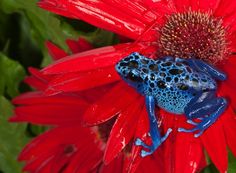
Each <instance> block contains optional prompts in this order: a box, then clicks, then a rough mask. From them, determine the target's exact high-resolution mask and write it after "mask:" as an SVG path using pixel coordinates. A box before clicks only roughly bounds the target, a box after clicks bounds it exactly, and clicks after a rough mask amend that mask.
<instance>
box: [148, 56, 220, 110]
mask: <svg viewBox="0 0 236 173" xmlns="http://www.w3.org/2000/svg"><path fill="white" fill-rule="evenodd" d="M156 64H157V66H158V71H156V72H153V71H152V70H150V74H149V79H150V80H149V82H148V86H149V88H148V90H147V93H146V94H148V95H154V97H155V99H156V104H157V105H158V106H159V107H161V108H163V109H165V110H167V111H168V112H172V113H175V114H183V113H184V108H185V107H186V105H187V104H188V103H189V102H190V100H191V99H192V98H193V97H194V96H195V95H196V94H197V92H198V91H202V90H209V89H214V88H215V87H216V83H215V81H214V80H213V79H212V78H211V77H210V76H209V75H208V74H205V73H203V72H199V71H197V70H196V69H192V68H191V67H190V66H189V65H188V64H187V63H186V62H176V61H175V59H169V60H157V61H156Z"/></svg>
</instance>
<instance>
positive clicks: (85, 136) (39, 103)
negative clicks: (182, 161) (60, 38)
mask: <svg viewBox="0 0 236 173" xmlns="http://www.w3.org/2000/svg"><path fill="white" fill-rule="evenodd" d="M67 44H68V46H69V47H70V49H71V51H72V52H74V53H76V52H80V50H84V49H90V48H91V45H90V44H89V43H88V42H87V41H85V40H84V39H81V38H80V39H79V41H78V42H77V41H74V40H67ZM46 45H47V47H48V51H49V53H50V54H51V56H52V57H53V58H54V59H60V58H62V57H63V56H67V53H66V52H64V51H63V50H61V49H59V48H58V47H57V46H55V45H54V44H52V43H50V42H47V43H46ZM29 71H30V73H31V76H29V77H27V78H26V79H25V82H26V83H28V84H29V85H30V86H32V87H34V88H36V89H37V90H38V91H33V92H28V93H24V94H22V95H20V96H18V97H16V98H15V99H14V100H13V103H14V104H15V105H18V107H16V108H15V114H14V116H12V117H11V119H10V121H12V122H29V123H33V124H42V125H52V128H50V129H49V130H48V131H47V132H45V133H44V134H42V135H40V136H38V137H37V138H35V139H34V140H32V141H31V142H30V143H29V144H28V145H27V146H26V147H25V148H24V149H23V151H22V152H21V154H20V156H19V158H18V159H19V161H26V165H25V167H24V169H23V170H24V171H28V172H32V173H34V172H42V173H47V172H48V173H49V172H50V173H52V172H53V173H58V172H65V173H72V172H75V173H77V172H79V173H81V172H84V173H87V172H91V173H92V172H94V173H95V172H98V171H99V172H100V173H109V172H114V173H120V172H122V171H124V172H126V170H127V169H129V163H130V162H131V157H130V156H129V151H128V147H127V151H126V152H123V153H120V154H119V155H118V156H117V157H116V159H114V161H112V162H111V163H110V164H109V165H105V164H104V162H103V155H104V151H105V145H106V142H107V138H108V135H109V132H110V129H111V127H112V125H113V123H114V120H112V121H110V122H108V123H103V124H100V125H99V126H93V127H88V128H86V127H83V126H82V123H81V122H82V115H83V114H84V112H85V110H86V109H87V108H88V107H89V105H90V104H92V103H93V102H95V101H96V100H97V99H99V98H101V97H102V96H103V95H104V94H105V93H106V90H107V89H108V88H111V87H112V86H113V85H111V86H107V87H103V88H101V89H99V90H97V89H96V90H94V89H90V90H88V91H86V92H70V93H60V94H57V95H53V96H47V95H45V94H44V90H45V89H46V88H47V86H48V83H49V82H50V81H51V80H52V79H53V78H54V75H43V74H42V73H41V72H40V71H38V70H37V69H34V68H29ZM155 160H156V158H154V157H153V158H146V159H144V161H143V163H142V164H140V165H138V166H139V169H140V171H137V173H139V172H140V173H141V172H144V173H145V172H147V173H148V172H153V171H156V170H160V168H159V167H158V166H159V165H158V164H156V161H155ZM146 165H148V166H149V167H148V168H146ZM144 169H145V170H144ZM141 170H142V171H141Z"/></svg>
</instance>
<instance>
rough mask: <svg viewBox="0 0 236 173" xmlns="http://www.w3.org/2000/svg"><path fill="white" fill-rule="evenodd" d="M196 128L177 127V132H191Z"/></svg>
mask: <svg viewBox="0 0 236 173" xmlns="http://www.w3.org/2000/svg"><path fill="white" fill-rule="evenodd" d="M196 130H198V129H197V128H192V129H185V128H178V132H186V133H192V132H195V131H196Z"/></svg>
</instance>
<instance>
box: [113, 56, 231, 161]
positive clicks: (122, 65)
mask: <svg viewBox="0 0 236 173" xmlns="http://www.w3.org/2000/svg"><path fill="white" fill-rule="evenodd" d="M116 71H117V72H118V73H119V75H120V76H121V78H122V79H123V80H124V81H125V82H127V83H128V84H129V85H130V86H132V87H134V88H135V89H136V90H137V91H138V92H139V93H140V94H142V95H143V96H145V99H146V108H147V112H148V118H149V123H150V132H149V134H150V137H151V139H152V144H151V145H150V146H149V145H147V144H145V143H144V142H143V141H142V140H141V139H139V138H138V139H136V140H135V145H138V146H142V147H144V149H143V150H142V151H141V156H142V157H145V156H147V155H150V154H152V153H153V152H154V151H155V150H156V149H157V148H158V147H159V146H160V145H161V143H162V142H164V141H165V140H166V138H167V137H168V135H169V134H170V133H171V131H172V129H170V128H169V129H168V130H167V132H166V134H165V135H164V136H161V134H160V132H159V129H158V124H157V120H156V116H155V106H158V107H160V108H162V109H164V110H166V111H167V112H171V113H174V114H184V115H185V116H186V117H187V122H188V123H190V124H192V125H194V128H192V129H184V128H179V129H178V131H179V132H195V134H194V136H195V137H198V136H200V135H201V134H202V133H203V132H204V131H205V130H206V129H207V128H208V127H209V126H211V125H212V124H213V123H214V122H215V121H216V120H217V118H218V117H219V116H220V115H221V114H222V113H223V112H224V110H225V109H226V107H227V100H226V99H225V98H223V97H217V96H216V91H217V83H216V80H220V81H223V80H225V79H226V75H225V74H224V73H223V72H221V71H219V70H218V69H216V68H215V67H213V66H211V65H209V64H207V63H205V62H203V61H202V60H199V59H193V58H191V59H182V58H173V57H170V56H167V57H164V58H161V59H158V60H153V59H150V58H146V57H145V56H142V55H140V54H139V53H137V52H135V53H132V54H130V55H129V56H127V57H125V58H124V59H122V60H120V61H119V62H118V63H117V64H116ZM195 119H198V121H199V122H198V123H197V122H195V121H194V120H195Z"/></svg>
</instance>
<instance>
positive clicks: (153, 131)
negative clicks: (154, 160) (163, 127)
mask: <svg viewBox="0 0 236 173" xmlns="http://www.w3.org/2000/svg"><path fill="white" fill-rule="evenodd" d="M146 108H147V111H148V119H149V124H150V137H151V139H152V144H151V145H147V144H145V143H144V142H143V141H142V140H141V139H140V138H137V139H136V141H135V145H138V146H143V147H144V148H145V149H148V150H149V151H146V150H142V151H141V156H142V157H145V156H147V155H150V154H152V153H153V152H154V151H155V150H156V149H157V148H158V147H159V146H160V145H161V143H162V142H164V141H165V140H166V138H167V137H168V136H169V134H170V132H171V131H172V129H168V130H167V132H166V134H165V135H164V136H163V137H161V134H160V132H159V129H158V124H157V120H156V116H155V101H154V98H153V97H152V96H146Z"/></svg>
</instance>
